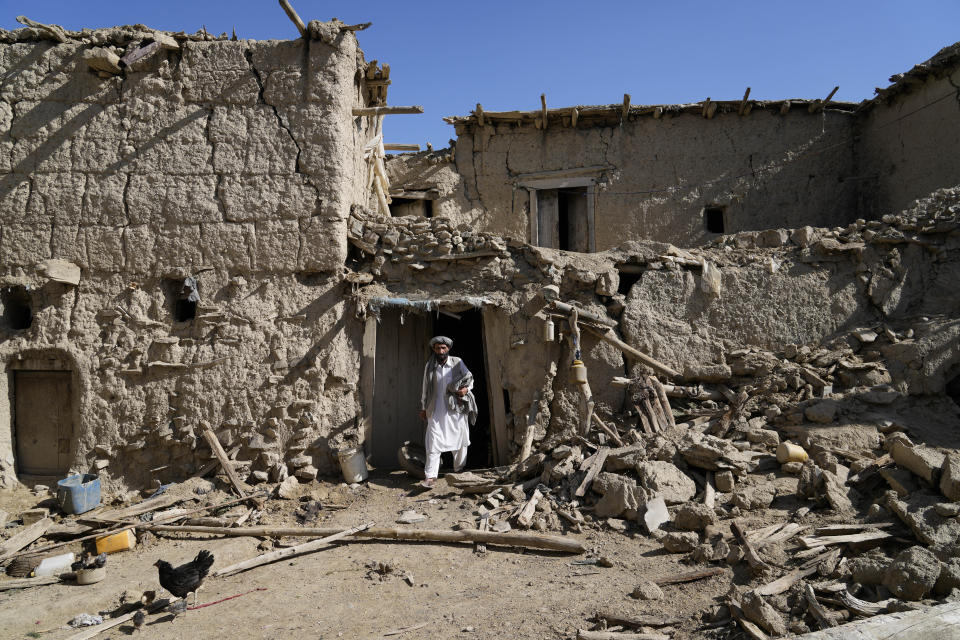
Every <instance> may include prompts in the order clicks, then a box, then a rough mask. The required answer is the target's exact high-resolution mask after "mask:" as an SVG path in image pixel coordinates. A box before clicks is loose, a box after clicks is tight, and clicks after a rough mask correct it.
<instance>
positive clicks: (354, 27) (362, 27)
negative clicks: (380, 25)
mask: <svg viewBox="0 0 960 640" xmlns="http://www.w3.org/2000/svg"><path fill="white" fill-rule="evenodd" d="M372 26H373V23H372V22H361V23H360V24H345V25H343V26H342V27H340V31H341V32H343V31H366V30H367V29H369V28H370V27H372Z"/></svg>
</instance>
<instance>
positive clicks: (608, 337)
mask: <svg viewBox="0 0 960 640" xmlns="http://www.w3.org/2000/svg"><path fill="white" fill-rule="evenodd" d="M584 328H586V329H587V331H589V332H590V333H593V334H594V335H596V336H597V337H598V338H600V339H601V340H603V341H604V342H607V343H609V344H612V345H613V346H615V347H620V349H621V351H624V352H626V353H627V354H628V355H631V356H633V357H634V358H636V359H637V360H639V361H640V362H642V363H643V364H645V365H647V366H648V367H650V368H651V369H654V370H655V371H659V372H660V373H662V374H663V375H665V376H667V377H669V378H679V377H680V373H679V372H677V371H674V370H673V369H671V368H670V367H668V366H667V365H665V364H663V363H662V362H659V361H657V360H654V359H653V358H651V357H650V356H648V355H647V354H645V353H643V352H641V351H637V350H636V349H634V348H633V347H631V346H630V345H629V344H627V343H626V342H624V341H623V340H621V339H620V338H618V337H617V336H615V335H614V334H613V332H611V331H601V330H599V329H595V328H593V327H591V326H590V325H584Z"/></svg>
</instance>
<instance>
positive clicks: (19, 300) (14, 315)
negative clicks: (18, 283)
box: [2, 287, 33, 331]
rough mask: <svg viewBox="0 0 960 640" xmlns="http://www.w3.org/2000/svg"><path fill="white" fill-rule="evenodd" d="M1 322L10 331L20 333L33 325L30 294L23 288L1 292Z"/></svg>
mask: <svg viewBox="0 0 960 640" xmlns="http://www.w3.org/2000/svg"><path fill="white" fill-rule="evenodd" d="M2 302H3V321H4V324H6V325H7V326H8V327H9V328H10V329H12V330H14V331H22V330H23V329H29V328H30V325H31V324H33V309H32V305H31V300H30V293H29V292H28V291H27V290H26V289H25V288H24V287H8V288H6V289H4V290H3V296H2Z"/></svg>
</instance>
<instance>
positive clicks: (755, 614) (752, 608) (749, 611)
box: [740, 591, 787, 636]
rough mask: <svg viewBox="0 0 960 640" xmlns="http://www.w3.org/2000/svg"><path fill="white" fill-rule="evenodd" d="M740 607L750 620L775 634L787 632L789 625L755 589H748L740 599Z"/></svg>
mask: <svg viewBox="0 0 960 640" xmlns="http://www.w3.org/2000/svg"><path fill="white" fill-rule="evenodd" d="M740 609H741V610H743V615H745V616H746V617H747V618H748V619H749V620H750V621H752V622H755V623H757V624H758V625H760V626H761V627H763V628H764V629H766V630H767V631H768V632H769V633H771V634H773V635H774V636H783V635H786V634H787V626H786V625H785V624H784V622H783V618H781V617H780V614H779V613H777V610H776V609H774V608H773V607H772V606H770V605H769V604H768V603H767V601H766V600H764V599H763V597H761V596H759V595H757V594H756V593H754V592H753V591H747V592H746V593H744V594H743V597H742V598H741V599H740Z"/></svg>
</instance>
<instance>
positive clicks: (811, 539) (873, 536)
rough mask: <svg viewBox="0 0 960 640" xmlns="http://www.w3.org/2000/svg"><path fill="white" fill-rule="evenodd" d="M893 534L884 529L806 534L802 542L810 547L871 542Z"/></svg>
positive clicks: (890, 536) (801, 539)
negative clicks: (840, 534)
mask: <svg viewBox="0 0 960 640" xmlns="http://www.w3.org/2000/svg"><path fill="white" fill-rule="evenodd" d="M892 537H893V535H892V534H889V533H884V532H883V531H867V532H864V533H851V534H847V535H842V536H805V537H802V538H800V542H802V543H803V546H805V547H806V548H808V549H812V548H814V547H819V546H829V545H832V544H847V543H849V542H869V541H872V540H884V539H886V538H892Z"/></svg>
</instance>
